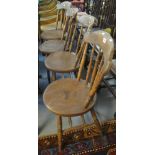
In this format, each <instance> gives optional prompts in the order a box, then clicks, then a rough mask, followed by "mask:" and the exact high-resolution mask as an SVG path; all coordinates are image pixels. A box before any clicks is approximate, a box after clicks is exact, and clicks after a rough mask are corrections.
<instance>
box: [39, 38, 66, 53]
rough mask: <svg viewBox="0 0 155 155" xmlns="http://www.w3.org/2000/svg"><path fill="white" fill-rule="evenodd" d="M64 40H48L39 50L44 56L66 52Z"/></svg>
mask: <svg viewBox="0 0 155 155" xmlns="http://www.w3.org/2000/svg"><path fill="white" fill-rule="evenodd" d="M64 44H65V41H64V40H48V41H45V42H43V43H42V44H41V45H40V46H39V50H40V51H41V52H42V53H44V54H50V53H53V52H59V51H63V50H64Z"/></svg>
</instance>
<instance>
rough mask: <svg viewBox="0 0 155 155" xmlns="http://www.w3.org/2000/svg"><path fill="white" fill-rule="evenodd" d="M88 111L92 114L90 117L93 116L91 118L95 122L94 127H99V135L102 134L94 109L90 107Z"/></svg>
mask: <svg viewBox="0 0 155 155" xmlns="http://www.w3.org/2000/svg"><path fill="white" fill-rule="evenodd" d="M90 112H91V114H92V117H93V120H94V123H95V125H96V127H97V128H98V129H99V131H100V133H101V135H102V127H101V125H100V122H99V120H98V119H97V116H96V113H95V110H94V109H91V110H90Z"/></svg>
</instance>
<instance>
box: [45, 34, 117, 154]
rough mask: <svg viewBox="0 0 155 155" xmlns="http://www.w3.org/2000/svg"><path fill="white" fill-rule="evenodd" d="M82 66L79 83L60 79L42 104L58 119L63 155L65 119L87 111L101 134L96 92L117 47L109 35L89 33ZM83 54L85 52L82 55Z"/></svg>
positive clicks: (83, 46)
mask: <svg viewBox="0 0 155 155" xmlns="http://www.w3.org/2000/svg"><path fill="white" fill-rule="evenodd" d="M88 44H93V45H94V46H93V49H92V52H91V56H90V61H89V64H88V70H87V74H86V77H85V79H84V78H83V77H82V70H83V68H84V64H85V59H86V53H87V47H88ZM96 46H99V47H100V51H99V52H98V55H97V57H96V58H95V64H94V65H93V57H94V51H95V47H96ZM81 47H82V48H81V50H80V52H81V56H80V57H81V62H80V69H79V72H78V76H77V79H71V78H66V79H61V80H56V81H54V82H53V83H51V84H50V85H48V87H47V88H46V90H45V92H44V94H43V101H44V103H45V105H46V107H47V108H48V109H49V110H50V111H52V112H54V113H55V114H56V115H57V128H58V146H59V153H62V135H63V134H62V116H64V117H69V122H70V123H69V124H72V123H71V121H72V120H71V117H74V116H81V117H82V118H83V119H84V117H83V114H85V113H87V112H88V111H90V112H91V114H92V117H93V120H94V123H95V124H96V126H97V127H98V129H99V131H100V133H101V134H102V132H101V126H100V123H99V121H98V119H97V116H96V114H95V111H94V108H93V107H94V105H95V101H96V95H95V94H96V91H97V88H98V86H99V84H100V83H101V81H102V79H103V77H104V75H106V74H107V73H108V72H109V70H110V68H111V64H112V57H113V53H114V52H113V51H114V43H113V39H112V37H111V36H110V34H108V33H106V32H104V31H95V32H87V33H86V34H85V35H84V40H83V43H82V46H81ZM82 50H84V51H83V52H82Z"/></svg>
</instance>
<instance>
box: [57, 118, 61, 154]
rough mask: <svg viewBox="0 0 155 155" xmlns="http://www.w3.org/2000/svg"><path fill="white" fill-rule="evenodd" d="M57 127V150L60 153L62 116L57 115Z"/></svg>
mask: <svg viewBox="0 0 155 155" xmlns="http://www.w3.org/2000/svg"><path fill="white" fill-rule="evenodd" d="M57 128H58V152H59V155H62V117H61V116H57Z"/></svg>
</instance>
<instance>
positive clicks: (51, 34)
mask: <svg viewBox="0 0 155 155" xmlns="http://www.w3.org/2000/svg"><path fill="white" fill-rule="evenodd" d="M61 37H62V30H49V31H43V32H42V33H41V38H42V39H44V40H56V39H61Z"/></svg>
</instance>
